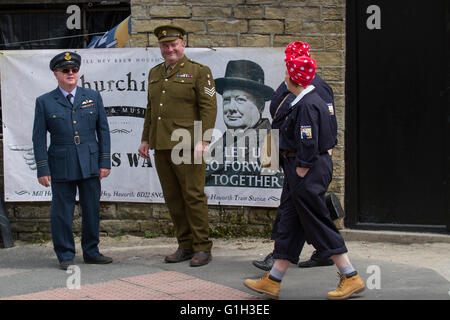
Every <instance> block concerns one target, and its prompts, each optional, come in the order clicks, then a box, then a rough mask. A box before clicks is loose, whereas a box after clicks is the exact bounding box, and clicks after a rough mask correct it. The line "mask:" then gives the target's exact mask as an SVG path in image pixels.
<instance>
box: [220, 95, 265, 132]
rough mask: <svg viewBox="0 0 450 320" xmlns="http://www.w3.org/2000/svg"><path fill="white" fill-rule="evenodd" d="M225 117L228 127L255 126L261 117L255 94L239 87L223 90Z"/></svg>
mask: <svg viewBox="0 0 450 320" xmlns="http://www.w3.org/2000/svg"><path fill="white" fill-rule="evenodd" d="M222 97H223V119H224V122H225V124H226V126H227V127H228V129H246V128H251V127H253V126H254V125H255V124H256V123H258V121H259V119H260V118H261V113H260V112H259V110H258V108H257V107H256V99H255V97H254V95H253V94H251V93H249V92H247V91H244V90H239V89H227V90H225V91H224V92H223V95H222Z"/></svg>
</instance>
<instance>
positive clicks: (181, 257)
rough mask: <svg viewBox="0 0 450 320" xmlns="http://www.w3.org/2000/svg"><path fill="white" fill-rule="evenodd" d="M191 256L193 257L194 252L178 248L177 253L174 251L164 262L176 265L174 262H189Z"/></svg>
mask: <svg viewBox="0 0 450 320" xmlns="http://www.w3.org/2000/svg"><path fill="white" fill-rule="evenodd" d="M193 256H194V250H188V249H183V248H178V249H177V251H175V252H174V253H172V254H171V255H168V256H166V258H165V259H164V261H166V262H168V263H176V262H181V261H185V260H189V259H191V258H192V257H193Z"/></svg>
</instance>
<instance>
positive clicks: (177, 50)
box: [159, 39, 186, 65]
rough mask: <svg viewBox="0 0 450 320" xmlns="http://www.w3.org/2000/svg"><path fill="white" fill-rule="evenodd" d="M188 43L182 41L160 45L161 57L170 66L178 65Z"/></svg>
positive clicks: (166, 42)
mask: <svg viewBox="0 0 450 320" xmlns="http://www.w3.org/2000/svg"><path fill="white" fill-rule="evenodd" d="M185 46H186V43H185V42H184V41H183V40H182V39H176V40H172V41H164V42H160V43H159V48H160V49H161V55H162V57H163V58H164V60H165V61H166V63H167V64H168V65H173V64H175V63H177V62H178V61H179V60H180V59H181V58H182V57H183V52H184V47H185Z"/></svg>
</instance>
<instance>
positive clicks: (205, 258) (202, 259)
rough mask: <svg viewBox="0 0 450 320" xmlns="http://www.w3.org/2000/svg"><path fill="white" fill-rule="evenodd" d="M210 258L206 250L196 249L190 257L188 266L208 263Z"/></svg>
mask: <svg viewBox="0 0 450 320" xmlns="http://www.w3.org/2000/svg"><path fill="white" fill-rule="evenodd" d="M211 259H212V255H211V253H210V252H206V251H198V252H196V253H195V254H194V256H193V257H192V259H191V262H190V266H191V267H200V266H204V265H205V264H208V263H209V262H210V261H211Z"/></svg>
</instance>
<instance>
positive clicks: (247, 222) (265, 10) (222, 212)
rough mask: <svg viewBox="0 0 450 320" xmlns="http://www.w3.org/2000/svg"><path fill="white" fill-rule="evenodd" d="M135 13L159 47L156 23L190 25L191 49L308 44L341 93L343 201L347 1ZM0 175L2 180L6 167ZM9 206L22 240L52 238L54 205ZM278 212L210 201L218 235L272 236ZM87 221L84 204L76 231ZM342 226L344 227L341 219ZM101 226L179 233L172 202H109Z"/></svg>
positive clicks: (238, 0)
mask: <svg viewBox="0 0 450 320" xmlns="http://www.w3.org/2000/svg"><path fill="white" fill-rule="evenodd" d="M131 13H132V18H133V20H132V21H133V26H132V28H133V34H132V39H131V41H130V43H131V46H132V47H150V46H158V44H157V42H156V38H155V37H154V36H153V29H154V28H155V27H156V26H158V25H161V24H170V23H176V24H178V25H180V26H182V27H184V28H185V29H186V30H187V32H188V33H187V46H188V47H285V46H286V45H287V44H288V43H290V42H292V41H297V40H301V41H305V42H308V43H309V44H310V46H311V53H312V56H313V58H315V59H316V60H317V62H318V65H319V68H318V70H317V72H318V73H319V74H320V75H321V76H322V77H323V78H324V79H325V80H326V81H327V82H328V83H329V84H330V85H331V86H332V88H333V90H334V93H335V107H336V115H337V119H338V124H339V135H338V139H339V144H338V146H337V147H336V148H335V150H334V155H333V161H334V173H333V182H332V183H331V185H330V188H329V191H332V192H334V193H336V194H337V195H338V197H339V198H340V200H341V203H342V204H343V198H344V182H345V181H344V177H345V172H344V169H345V165H344V164H345V163H344V129H345V123H344V117H345V115H344V110H345V99H344V98H345V96H344V88H345V86H344V78H345V0H305V1H299V0H287V1H280V0H260V1H256V0H216V1H210V0H196V1H192V2H186V1H179V0H165V1H160V0H131ZM280 72H283V71H280ZM1 154H3V153H1ZM1 175H2V176H1V177H0V179H1V185H3V169H2V170H1ZM6 210H7V213H8V217H9V219H10V222H11V228H12V232H13V236H14V237H15V238H17V239H22V240H31V241H42V240H47V239H50V216H49V211H50V204H49V203H7V204H6ZM275 215H276V210H275V209H269V208H249V207H229V206H226V207H221V206H210V227H211V232H212V236H213V237H223V236H242V235H251V236H265V237H268V236H269V235H270V230H271V226H272V222H273V220H274V218H275ZM80 223H81V217H80V209H79V207H78V206H77V208H76V211H75V217H74V232H75V233H76V234H79V233H80ZM336 224H337V225H338V227H341V228H342V226H343V223H342V221H336ZM100 229H101V230H100V231H101V233H102V234H103V235H109V236H118V235H122V234H134V235H141V236H146V237H154V236H157V235H173V225H172V222H171V220H170V216H169V213H168V210H167V207H166V206H165V205H162V204H135V203H134V204H133V203H108V202H105V203H102V206H101V224H100Z"/></svg>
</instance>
